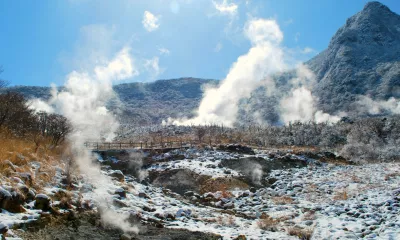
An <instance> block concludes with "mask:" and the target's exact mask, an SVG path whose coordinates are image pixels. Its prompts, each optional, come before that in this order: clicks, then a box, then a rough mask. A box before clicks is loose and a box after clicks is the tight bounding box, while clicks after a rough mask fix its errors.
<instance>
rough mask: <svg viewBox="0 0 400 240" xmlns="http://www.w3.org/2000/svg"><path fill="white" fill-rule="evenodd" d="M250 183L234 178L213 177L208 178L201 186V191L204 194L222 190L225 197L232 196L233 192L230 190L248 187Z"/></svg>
mask: <svg viewBox="0 0 400 240" xmlns="http://www.w3.org/2000/svg"><path fill="white" fill-rule="evenodd" d="M248 188H249V185H247V184H246V183H244V182H242V181H240V180H238V179H234V178H215V179H214V178H211V179H208V180H206V181H205V182H204V183H203V184H201V186H200V193H201V194H204V193H207V192H218V191H221V192H222V194H223V195H224V196H223V197H232V194H231V193H230V192H229V191H230V190H233V189H248Z"/></svg>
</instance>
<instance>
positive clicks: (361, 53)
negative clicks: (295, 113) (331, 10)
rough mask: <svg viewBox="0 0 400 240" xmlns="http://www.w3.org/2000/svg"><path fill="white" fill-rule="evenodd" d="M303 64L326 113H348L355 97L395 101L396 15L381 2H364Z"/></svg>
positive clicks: (399, 26) (399, 91)
mask: <svg viewBox="0 0 400 240" xmlns="http://www.w3.org/2000/svg"><path fill="white" fill-rule="evenodd" d="M307 64H308V65H309V66H310V68H311V69H312V70H313V71H314V72H315V74H316V76H317V81H318V84H317V86H316V87H315V89H314V92H315V93H316V95H317V96H318V97H319V99H320V106H319V107H320V108H321V109H323V110H324V111H326V112H335V111H337V110H342V111H346V112H349V111H352V110H354V106H353V107H352V106H351V105H352V103H353V102H354V101H356V100H357V98H358V96H360V95H368V96H371V97H373V98H376V99H388V98H389V97H396V98H397V97H400V84H399V83H400V69H399V65H400V16H399V15H398V14H396V13H394V12H392V11H391V10H390V9H389V8H388V7H387V6H385V5H383V4H382V3H379V2H375V1H374V2H369V3H367V4H366V5H365V7H364V8H363V10H362V11H360V12H358V13H356V14H355V15H354V16H352V17H350V18H349V19H347V21H346V23H345V24H344V25H343V26H342V27H341V28H340V29H339V30H338V31H337V32H336V34H335V35H334V36H333V38H332V39H331V41H330V43H329V46H328V48H327V49H326V50H324V51H323V52H321V53H320V54H319V55H317V56H316V57H314V58H313V59H311V60H310V61H309V62H307Z"/></svg>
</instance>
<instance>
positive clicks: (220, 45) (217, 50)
mask: <svg viewBox="0 0 400 240" xmlns="http://www.w3.org/2000/svg"><path fill="white" fill-rule="evenodd" d="M222 48H223V45H222V43H217V45H216V46H215V48H214V52H219V51H221V49H222Z"/></svg>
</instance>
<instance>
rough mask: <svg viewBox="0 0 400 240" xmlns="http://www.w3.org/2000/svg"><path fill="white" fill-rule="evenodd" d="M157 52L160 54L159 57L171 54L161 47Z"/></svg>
mask: <svg viewBox="0 0 400 240" xmlns="http://www.w3.org/2000/svg"><path fill="white" fill-rule="evenodd" d="M158 51H159V52H160V55H167V56H168V55H169V54H170V53H171V52H170V51H169V49H167V48H163V47H160V48H158Z"/></svg>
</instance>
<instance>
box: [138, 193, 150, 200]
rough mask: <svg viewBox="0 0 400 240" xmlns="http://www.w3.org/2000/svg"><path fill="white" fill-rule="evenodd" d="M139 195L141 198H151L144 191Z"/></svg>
mask: <svg viewBox="0 0 400 240" xmlns="http://www.w3.org/2000/svg"><path fill="white" fill-rule="evenodd" d="M138 196H139V197H141V198H147V199H150V197H149V196H148V195H147V194H146V193H144V192H140V193H139V195H138Z"/></svg>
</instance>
